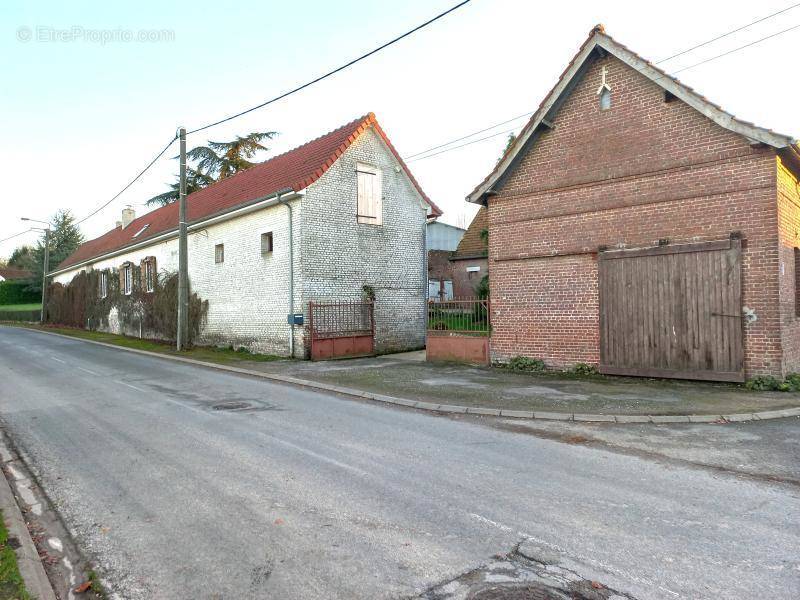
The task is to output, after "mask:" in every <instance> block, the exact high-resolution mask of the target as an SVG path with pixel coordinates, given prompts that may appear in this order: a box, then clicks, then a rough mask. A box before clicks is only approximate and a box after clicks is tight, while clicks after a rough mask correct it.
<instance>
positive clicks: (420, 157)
mask: <svg viewBox="0 0 800 600" xmlns="http://www.w3.org/2000/svg"><path fill="white" fill-rule="evenodd" d="M470 1H471V0H463V1H462V2H459V3H458V4H456V5H455V6H453V7H451V8H449V9H448V10H446V11H444V12H442V13H440V14H438V15H436V16H435V17H433V18H431V19H429V20H427V21H425V22H424V23H422V24H420V25H418V26H417V27H415V28H413V29H410V30H409V31H407V32H405V33H403V34H402V35H399V36H397V37H395V38H394V39H392V40H390V41H388V42H386V43H384V44H382V45H381V46H378V47H377V48H375V49H373V50H371V51H370V52H367V53H365V54H362V55H361V56H359V57H358V58H355V59H353V60H351V61H349V62H347V63H345V64H343V65H341V66H340V67H337V68H336V69H333V70H332V71H328V72H327V73H325V74H323V75H320V76H319V77H317V78H315V79H312V80H311V81H308V82H307V83H304V84H303V85H300V86H297V87H295V88H294V89H292V90H289V91H288V92H284V93H283V94H280V95H279V96H276V97H274V98H271V99H270V100H267V101H265V102H262V103H261V104H258V105H256V106H253V107H250V108H248V109H245V110H243V111H240V112H238V113H235V114H233V115H230V116H228V117H225V118H223V119H220V120H218V121H214V122H212V123H209V124H207V125H203V126H201V127H197V128H195V129H192V130H191V131H189V132H188V133H190V134H191V133H197V132H200V131H204V130H206V129H210V128H211V127H214V126H216V125H220V124H222V123H226V122H228V121H231V120H233V119H236V118H238V117H241V116H243V115H246V114H248V113H250V112H253V111H255V110H258V109H259V108H263V107H265V106H267V105H269V104H272V103H274V102H277V101H278V100H281V99H283V98H286V97H287V96H290V95H292V94H295V93H297V92H299V91H301V90H303V89H305V88H307V87H310V86H312V85H314V84H315V83H318V82H320V81H322V80H324V79H327V78H328V77H331V76H332V75H335V74H336V73H339V72H340V71H343V70H344V69H346V68H348V67H350V66H352V65H354V64H356V63H358V62H360V61H362V60H364V59H366V58H368V57H370V56H372V55H373V54H376V53H378V52H380V51H381V50H383V49H385V48H387V47H389V46H391V45H392V44H395V43H396V42H399V41H400V40H402V39H404V38H406V37H408V36H410V35H412V34H414V33H416V32H417V31H419V30H420V29H423V28H424V27H427V26H428V25H430V24H432V23H434V22H435V21H438V20H439V19H441V18H443V17H445V16H446V15H448V14H450V13H451V12H453V11H455V10H457V9H459V8H461V7H462V6H464V5H465V4H468V3H469V2H470ZM798 6H800V3H797V4H793V5H791V6H788V7H787V8H784V9H782V10H779V11H777V12H775V13H772V14H770V15H767V16H765V17H762V18H760V19H757V20H755V21H752V22H751V23H748V24H747V25H743V26H741V27H738V28H736V29H732V30H731V31H728V32H726V33H723V34H721V35H718V36H716V37H714V38H712V39H710V40H708V41H705V42H702V43H700V44H697V45H695V46H692V47H691V48H687V49H686V50H682V51H681V52H678V53H676V54H673V55H672V56H669V57H667V58H664V59H661V60H659V61H657V62H656V63H654V64H660V63H663V62H667V61H669V60H672V59H673V58H677V57H678V56H683V55H684V54H687V53H689V52H692V51H694V50H697V49H698V48H702V47H703V46H707V45H709V44H711V43H713V42H716V41H718V40H720V39H723V38H725V37H728V36H730V35H732V34H734V33H738V32H739V31H742V30H743V29H746V28H747V27H750V26H752V25H756V24H758V23H761V22H763V21H766V20H768V19H771V18H773V17H776V16H778V15H780V14H783V13H785V12H787V11H789V10H791V9H793V8H797V7H798ZM798 28H800V25H795V26H793V27H790V28H788V29H784V30H783V31H779V32H777V33H773V34H771V35H768V36H765V37H763V38H760V39H758V40H755V41H753V42H750V43H748V44H745V45H743V46H740V47H738V48H734V49H733V50H728V51H727V52H724V53H722V54H719V55H717V56H713V57H711V58H708V59H705V60H703V61H700V62H698V63H695V64H693V65H689V66H687V67H683V68H681V69H678V70H677V71H674V73H681V72H683V71H687V70H689V69H693V68H695V67H699V66H700V65H704V64H707V63H709V62H711V61H714V60H717V59H719V58H722V57H724V56H728V55H729V54H733V53H734V52H738V51H740V50H744V49H746V48H749V47H751V46H754V45H756V44H759V43H761V42H763V41H766V40H769V39H771V38H774V37H777V36H779V35H782V34H784V33H788V32H790V31H793V30H795V29H798ZM532 114H533V113H532V112H528V113H524V114H522V115H518V116H516V117H513V118H511V119H508V120H506V121H502V122H500V123H496V124H494V125H492V126H490V127H485V128H483V129H480V130H478V131H473V132H472V133H469V134H467V135H464V136H461V137H459V138H455V139H453V140H450V141H448V142H445V143H443V144H438V145H436V146H433V147H431V148H428V149H426V150H423V151H421V152H416V153H414V154H411V155H409V156H408V157H407V158H406V160H407V161H408V162H414V161H417V160H423V159H424V158H431V157H434V156H439V155H440V154H445V153H446V152H450V151H451V150H458V149H459V148H463V147H465V146H469V145H472V144H474V143H478V142H482V141H486V140H489V139H493V138H495V137H497V136H499V135H503V134H508V133H513V132H514V131H515V130H516V129H511V130H508V131H502V132H499V133H495V134H492V135H489V136H486V137H483V138H480V139H477V140H472V141H470V142H467V143H465V144H460V145H458V146H454V147H452V148H446V149H444V150H441V151H440V152H434V153H433V154H428V153H429V152H432V151H434V150H439V149H440V148H445V147H446V146H450V145H451V144H455V143H456V142H460V141H462V140H465V139H468V138H471V137H473V136H475V135H479V134H481V133H485V132H486V131H491V130H492V129H495V128H496V127H501V126H502V125H506V124H508V123H511V122H513V121H516V120H517V119H521V118H523V117H527V116H530V115H532ZM176 139H177V135H176V136H175V137H173V138H172V139H171V140H170V141H169V143H168V144H167V145H166V146H165V147H164V148H163V150H161V151H160V152H159V153H158V154H157V155H156V156H155V158H153V160H151V161H150V162H149V163H148V164H147V166H146V167H145V168H144V169H142V170H141V171H140V172H139V173H138V174H137V175H136V176H135V177H134V178H133V179H132V180H131V181H130V182H128V183H127V184H126V185H125V186H124V187H123V188H122V189H121V190H120V191H119V192H117V193H116V194H115V195H114V196H113V197H112V198H111V199H110V200H108V201H107V202H105V203H104V204H102V205H101V206H100V207H98V208H97V209H95V210H94V211H92V212H91V213H89V214H88V215H86V216H85V217H83V218H82V219H80V220H79V221H76V225H77V224H80V223H83V222H84V221H86V220H87V219H90V218H91V217H93V216H94V215H96V214H97V213H98V212H100V211H101V210H103V209H104V208H106V207H107V206H108V205H109V204H111V203H112V202H114V200H116V199H117V198H119V197H120V196H121V195H122V194H123V193H124V192H125V191H127V190H128V188H130V187H131V186H132V185H133V184H134V183H136V181H138V180H139V179H140V178H141V177H142V176H143V175H144V174H145V173H146V172H147V171H148V170H149V169H150V168H151V167H152V166H153V165H154V164H155V163H156V161H158V159H160V158H161V157H162V156H163V155H164V154H165V153H166V151H167V150H168V149H169V148H170V146H172V144H173V143H174V142H175V140H176ZM423 155H425V156H423ZM28 231H30V230H28ZM22 233H27V232H22ZM22 233H20V234H16V235H22ZM16 235H15V236H12V238H13V237H16ZM6 239H11V238H6ZM3 241H6V240H0V242H3Z"/></svg>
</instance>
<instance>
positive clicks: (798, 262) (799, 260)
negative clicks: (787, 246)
mask: <svg viewBox="0 0 800 600" xmlns="http://www.w3.org/2000/svg"><path fill="white" fill-rule="evenodd" d="M794 315H795V316H796V317H800V248H795V249H794Z"/></svg>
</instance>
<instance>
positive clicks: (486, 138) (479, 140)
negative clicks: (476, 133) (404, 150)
mask: <svg viewBox="0 0 800 600" xmlns="http://www.w3.org/2000/svg"><path fill="white" fill-rule="evenodd" d="M490 129H491V128H490ZM516 130H517V128H516V127H515V128H514V129H509V130H508V131H500V132H499V133H493V134H492V135H487V136H486V137H482V138H478V139H477V140H472V141H469V142H467V143H465V144H460V145H458V146H453V147H452V148H447V149H446V150H442V151H440V152H434V153H433V154H428V155H427V156H420V157H419V158H411V159H409V160H407V161H406V162H415V161H418V160H425V159H426V158H432V157H434V156H439V155H440V154H444V153H445V152H450V151H451V150H458V149H459V148H463V147H464V146H469V145H470V144H477V143H478V142H483V141H486V140H490V139H492V138H496V137H497V136H498V135H503V134H509V133H514V132H515V131H516ZM466 137H469V136H466ZM461 139H464V138H461ZM445 145H446V144H445Z"/></svg>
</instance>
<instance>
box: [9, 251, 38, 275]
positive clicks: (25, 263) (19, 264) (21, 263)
mask: <svg viewBox="0 0 800 600" xmlns="http://www.w3.org/2000/svg"><path fill="white" fill-rule="evenodd" d="M35 262H36V259H35V258H34V256H33V247H32V246H25V245H23V246H19V247H17V248H14V251H13V252H12V253H11V256H10V257H9V258H8V262H7V263H6V264H7V265H8V266H9V267H14V268H15V269H25V270H26V271H32V270H33V265H34V263H35Z"/></svg>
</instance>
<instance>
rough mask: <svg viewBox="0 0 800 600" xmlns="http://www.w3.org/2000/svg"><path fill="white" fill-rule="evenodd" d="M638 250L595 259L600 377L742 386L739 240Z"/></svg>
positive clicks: (742, 351)
mask: <svg viewBox="0 0 800 600" xmlns="http://www.w3.org/2000/svg"><path fill="white" fill-rule="evenodd" d="M688 248H692V249H691V250H689V249H688ZM643 250H647V251H648V252H643V251H642V249H636V250H614V251H610V252H602V253H600V255H599V256H600V260H599V261H598V277H599V278H600V281H599V282H598V289H599V297H600V336H601V340H600V346H601V348H600V363H601V371H602V372H604V373H620V374H630V375H643V376H648V377H680V378H688V379H711V380H714V379H716V380H720V381H741V380H742V379H743V377H744V369H743V362H744V350H743V337H744V336H743V328H742V319H741V318H739V315H741V241H740V240H738V239H733V240H721V241H718V242H702V243H698V244H682V245H677V246H659V247H657V248H651V249H643ZM651 250H652V252H650V251H651ZM612 255H613V256H612ZM609 258H613V260H609ZM713 374H716V375H713Z"/></svg>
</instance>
